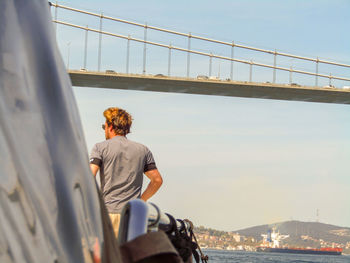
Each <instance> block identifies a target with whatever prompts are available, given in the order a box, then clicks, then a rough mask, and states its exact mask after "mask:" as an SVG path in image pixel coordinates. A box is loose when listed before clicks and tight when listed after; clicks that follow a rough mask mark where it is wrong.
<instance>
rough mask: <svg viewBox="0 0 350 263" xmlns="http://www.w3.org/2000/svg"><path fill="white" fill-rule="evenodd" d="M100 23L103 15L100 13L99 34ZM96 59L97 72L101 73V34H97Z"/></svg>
mask: <svg viewBox="0 0 350 263" xmlns="http://www.w3.org/2000/svg"><path fill="white" fill-rule="evenodd" d="M102 21H103V14H102V13H101V17H100V32H102V31H103V30H102ZM98 37H99V38H98V58H97V71H101V53H102V34H101V33H99V36H98Z"/></svg>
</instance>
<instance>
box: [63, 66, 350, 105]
mask: <svg viewBox="0 0 350 263" xmlns="http://www.w3.org/2000/svg"><path fill="white" fill-rule="evenodd" d="M69 75H70V77H71V80H72V84H73V86H78V87H93V88H106V89H127V90H142V91H157V92H174V93H188V94H202V95H216V96H231V97H243V98H260V99H274V100H291V101H307V102H324V103H337V104H350V91H347V90H340V89H335V88H334V89H324V88H316V87H301V86H290V85H281V84H272V83H249V82H232V81H216V80H196V79H184V78H175V77H165V76H159V77H155V76H147V75H131V74H120V73H118V74H117V73H112V74H108V73H101V72H83V71H69Z"/></svg>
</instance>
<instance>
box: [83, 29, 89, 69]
mask: <svg viewBox="0 0 350 263" xmlns="http://www.w3.org/2000/svg"><path fill="white" fill-rule="evenodd" d="M88 33H89V27H88V26H86V29H85V48H84V69H86V67H87V46H88Z"/></svg>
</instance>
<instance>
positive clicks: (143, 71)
mask: <svg viewBox="0 0 350 263" xmlns="http://www.w3.org/2000/svg"><path fill="white" fill-rule="evenodd" d="M143 40H144V41H143V43H144V44H143V70H142V74H143V75H145V74H146V52H147V46H146V44H147V43H148V42H147V23H146V24H145V30H144V34H143Z"/></svg>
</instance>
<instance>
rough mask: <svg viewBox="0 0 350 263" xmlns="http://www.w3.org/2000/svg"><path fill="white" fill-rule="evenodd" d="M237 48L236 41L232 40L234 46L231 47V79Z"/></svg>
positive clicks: (231, 77)
mask: <svg viewBox="0 0 350 263" xmlns="http://www.w3.org/2000/svg"><path fill="white" fill-rule="evenodd" d="M234 48H235V43H234V41H232V47H231V72H230V80H233V58H234V54H235V53H234V52H235V50H234Z"/></svg>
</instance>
